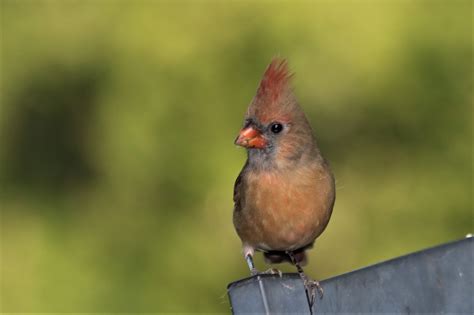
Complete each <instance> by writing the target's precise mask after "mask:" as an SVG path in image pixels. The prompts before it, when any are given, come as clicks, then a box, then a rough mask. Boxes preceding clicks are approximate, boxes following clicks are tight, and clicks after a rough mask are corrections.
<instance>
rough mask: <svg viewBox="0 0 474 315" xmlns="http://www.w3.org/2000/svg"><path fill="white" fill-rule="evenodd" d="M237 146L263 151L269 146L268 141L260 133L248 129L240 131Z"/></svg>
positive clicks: (250, 128) (236, 140)
mask: <svg viewBox="0 0 474 315" xmlns="http://www.w3.org/2000/svg"><path fill="white" fill-rule="evenodd" d="M235 144H237V145H240V146H242V147H244V148H256V149H263V148H264V147H265V146H266V145H267V141H266V140H265V138H263V136H262V133H261V132H260V131H258V130H256V129H254V128H252V127H247V128H243V129H242V130H240V134H239V136H238V137H237V139H235Z"/></svg>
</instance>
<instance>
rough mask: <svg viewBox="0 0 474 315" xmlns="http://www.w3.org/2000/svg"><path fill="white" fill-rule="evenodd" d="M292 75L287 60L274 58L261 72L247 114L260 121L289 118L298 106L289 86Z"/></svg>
mask: <svg viewBox="0 0 474 315" xmlns="http://www.w3.org/2000/svg"><path fill="white" fill-rule="evenodd" d="M292 76H293V74H292V73H290V71H289V69H288V62H287V61H286V60H285V59H282V58H274V59H273V60H272V62H271V63H270V65H268V67H267V69H266V70H265V73H264V74H263V78H262V81H260V85H259V87H258V89H257V94H256V96H255V98H254V99H253V101H252V103H251V104H250V107H249V109H248V113H247V114H248V115H249V116H255V117H257V118H258V119H259V120H260V122H262V123H268V122H270V121H272V120H276V119H278V120H289V119H290V117H289V116H290V114H291V113H292V111H293V110H294V109H295V107H298V105H297V104H296V100H295V98H294V96H293V92H292V90H291V86H290V79H291V77H292Z"/></svg>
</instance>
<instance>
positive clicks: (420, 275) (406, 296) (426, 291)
mask: <svg viewBox="0 0 474 315" xmlns="http://www.w3.org/2000/svg"><path fill="white" fill-rule="evenodd" d="M473 278H474V239H473V238H467V239H463V240H460V241H456V242H452V243H448V244H444V245H441V246H437V247H434V248H430V249H427V250H423V251H420V252H416V253H413V254H410V255H406V256H402V257H399V258H395V259H392V260H389V261H386V262H382V263H379V264H376V265H373V266H369V267H367V268H363V269H360V270H356V271H353V272H350V273H347V274H344V275H340V276H337V277H334V278H330V279H327V280H325V281H322V282H321V285H322V287H323V288H324V298H323V299H322V300H320V299H317V300H316V304H315V305H314V307H313V313H314V314H324V313H398V314H412V313H429V314H448V313H449V314H453V313H454V314H474V310H473V300H474V288H473V286H474V284H473ZM228 293H229V298H230V301H231V306H232V311H233V313H234V314H249V313H255V314H275V313H297V314H310V309H309V306H308V301H307V297H306V293H305V291H304V287H303V283H302V281H301V280H300V278H299V276H298V275H297V274H284V275H283V278H281V279H280V278H279V277H278V275H276V276H275V275H263V276H255V277H251V278H247V279H243V280H241V281H237V282H234V283H231V284H230V285H229V286H228Z"/></svg>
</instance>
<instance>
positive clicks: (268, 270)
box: [263, 268, 283, 278]
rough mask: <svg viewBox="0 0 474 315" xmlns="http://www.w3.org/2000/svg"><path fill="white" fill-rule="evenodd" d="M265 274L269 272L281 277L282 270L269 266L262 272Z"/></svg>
mask: <svg viewBox="0 0 474 315" xmlns="http://www.w3.org/2000/svg"><path fill="white" fill-rule="evenodd" d="M263 273H265V274H270V275H278V276H279V277H280V278H281V277H283V272H281V270H279V269H276V268H270V269H267V270H266V271H265V272H263Z"/></svg>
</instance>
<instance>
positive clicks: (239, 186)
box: [234, 161, 248, 211]
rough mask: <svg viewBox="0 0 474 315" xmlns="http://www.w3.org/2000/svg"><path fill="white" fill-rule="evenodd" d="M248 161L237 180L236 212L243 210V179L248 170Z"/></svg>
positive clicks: (235, 192) (235, 188) (235, 187)
mask: <svg viewBox="0 0 474 315" xmlns="http://www.w3.org/2000/svg"><path fill="white" fill-rule="evenodd" d="M247 164H248V161H247V162H246V163H245V165H244V167H243V168H242V171H240V174H239V176H237V179H236V180H235V184H234V211H240V210H241V209H242V208H241V206H242V205H241V191H242V177H243V174H244V172H245V170H246V168H247Z"/></svg>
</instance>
